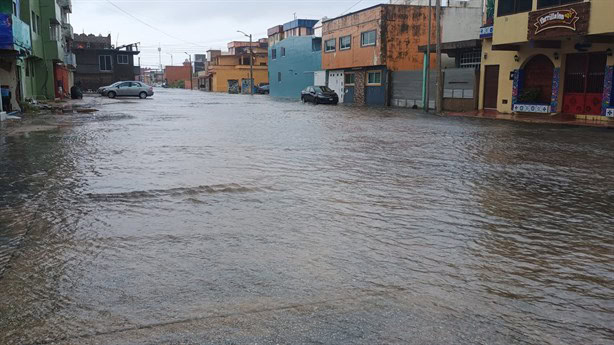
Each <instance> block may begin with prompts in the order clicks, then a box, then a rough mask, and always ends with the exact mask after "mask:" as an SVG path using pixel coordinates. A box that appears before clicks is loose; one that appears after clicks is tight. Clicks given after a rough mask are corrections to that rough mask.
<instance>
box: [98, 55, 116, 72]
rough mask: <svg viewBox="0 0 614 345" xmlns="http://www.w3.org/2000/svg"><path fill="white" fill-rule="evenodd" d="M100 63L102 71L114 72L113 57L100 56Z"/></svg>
mask: <svg viewBox="0 0 614 345" xmlns="http://www.w3.org/2000/svg"><path fill="white" fill-rule="evenodd" d="M98 63H99V64H100V70H101V71H112V70H113V66H112V65H111V55H100V56H99V59H98Z"/></svg>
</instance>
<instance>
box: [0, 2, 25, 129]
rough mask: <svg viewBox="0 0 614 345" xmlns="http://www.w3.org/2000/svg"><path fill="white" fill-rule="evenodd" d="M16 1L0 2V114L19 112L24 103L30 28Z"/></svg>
mask: <svg viewBox="0 0 614 345" xmlns="http://www.w3.org/2000/svg"><path fill="white" fill-rule="evenodd" d="M21 13H22V12H21V6H20V3H19V1H16V0H15V1H12V2H10V1H6V2H4V1H3V2H2V3H0V88H1V95H2V102H0V114H2V115H1V116H2V117H4V114H5V113H6V112H7V111H11V110H18V109H20V105H19V103H20V102H23V101H24V93H25V85H24V78H25V67H26V65H27V64H26V62H25V60H26V58H27V57H28V56H29V55H31V54H32V41H31V38H30V26H29V25H28V24H27V23H26V22H25V21H23V20H22V17H21Z"/></svg>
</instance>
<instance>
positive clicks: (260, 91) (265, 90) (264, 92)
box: [256, 84, 271, 95]
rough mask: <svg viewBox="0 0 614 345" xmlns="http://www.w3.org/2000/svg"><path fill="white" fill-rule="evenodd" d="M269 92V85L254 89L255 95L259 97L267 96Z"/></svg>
mask: <svg viewBox="0 0 614 345" xmlns="http://www.w3.org/2000/svg"><path fill="white" fill-rule="evenodd" d="M270 91H271V89H270V87H269V84H262V85H260V86H258V88H257V89H256V93H258V94H261V95H268V94H269V92H270Z"/></svg>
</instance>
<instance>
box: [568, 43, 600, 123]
mask: <svg viewBox="0 0 614 345" xmlns="http://www.w3.org/2000/svg"><path fill="white" fill-rule="evenodd" d="M606 61H607V56H606V54H604V53H583V54H569V55H567V63H566V65H565V89H564V92H563V112H565V113H568V114H582V115H601V105H602V101H603V83H604V79H605V66H606Z"/></svg>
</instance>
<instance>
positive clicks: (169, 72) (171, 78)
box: [164, 63, 192, 86]
mask: <svg viewBox="0 0 614 345" xmlns="http://www.w3.org/2000/svg"><path fill="white" fill-rule="evenodd" d="M191 74H192V69H191V67H190V64H189V63H188V64H185V65H183V66H166V68H165V69H164V79H165V80H166V82H167V83H168V84H169V85H171V86H172V85H174V84H175V83H177V82H178V81H180V80H184V81H188V80H190V75H191Z"/></svg>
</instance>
